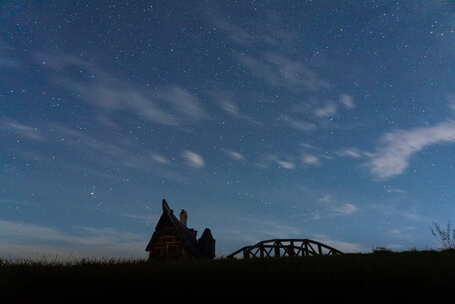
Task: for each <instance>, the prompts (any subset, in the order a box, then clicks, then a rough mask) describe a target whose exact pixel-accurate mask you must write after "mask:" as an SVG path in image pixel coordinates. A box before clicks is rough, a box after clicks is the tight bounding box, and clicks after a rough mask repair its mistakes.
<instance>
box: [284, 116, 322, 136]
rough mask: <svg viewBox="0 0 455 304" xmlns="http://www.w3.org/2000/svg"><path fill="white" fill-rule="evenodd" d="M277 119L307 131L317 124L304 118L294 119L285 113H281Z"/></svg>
mask: <svg viewBox="0 0 455 304" xmlns="http://www.w3.org/2000/svg"><path fill="white" fill-rule="evenodd" d="M279 120H280V121H282V122H284V123H285V124H286V125H287V126H289V127H291V128H294V129H296V130H299V131H304V132H309V131H313V130H316V129H317V126H316V125H315V124H314V123H311V122H308V121H306V120H300V119H295V118H292V117H290V116H287V115H281V116H280V117H279Z"/></svg>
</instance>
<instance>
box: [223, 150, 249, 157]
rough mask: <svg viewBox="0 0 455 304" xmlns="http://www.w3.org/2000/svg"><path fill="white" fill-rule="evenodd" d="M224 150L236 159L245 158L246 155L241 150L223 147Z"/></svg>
mask: <svg viewBox="0 0 455 304" xmlns="http://www.w3.org/2000/svg"><path fill="white" fill-rule="evenodd" d="M223 152H224V153H226V155H227V156H229V157H230V158H232V159H234V160H244V159H245V156H244V155H243V154H241V153H240V152H236V151H233V150H228V149H223Z"/></svg>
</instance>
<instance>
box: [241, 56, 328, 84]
mask: <svg viewBox="0 0 455 304" xmlns="http://www.w3.org/2000/svg"><path fill="white" fill-rule="evenodd" d="M238 59H239V61H240V62H241V63H242V64H243V65H245V67H247V68H248V69H249V70H250V72H251V73H252V74H253V75H254V76H256V77H258V78H262V79H263V80H265V81H266V82H268V83H269V84H270V85H273V86H276V87H285V88H288V89H291V90H302V89H303V90H308V91H318V90H320V89H327V88H329V87H330V85H329V83H328V82H326V81H324V80H322V79H321V78H320V77H319V75H318V74H317V73H316V72H314V71H313V70H312V69H310V68H309V67H307V66H306V65H305V64H304V63H302V62H299V61H297V60H295V59H291V58H289V57H287V56H285V55H284V54H278V53H266V54H265V55H263V56H262V57H253V56H250V55H239V56H238Z"/></svg>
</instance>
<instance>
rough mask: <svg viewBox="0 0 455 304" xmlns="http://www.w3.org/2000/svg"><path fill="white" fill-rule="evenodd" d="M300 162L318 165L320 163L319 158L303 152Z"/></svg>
mask: <svg viewBox="0 0 455 304" xmlns="http://www.w3.org/2000/svg"><path fill="white" fill-rule="evenodd" d="M302 163H303V164H304V165H310V166H311V165H313V166H315V165H319V164H320V161H319V158H318V157H317V156H315V155H313V154H304V155H303V156H302Z"/></svg>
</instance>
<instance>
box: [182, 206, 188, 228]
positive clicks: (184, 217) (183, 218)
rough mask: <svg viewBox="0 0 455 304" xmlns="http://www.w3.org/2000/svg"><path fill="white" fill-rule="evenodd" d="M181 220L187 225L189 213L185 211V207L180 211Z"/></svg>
mask: <svg viewBox="0 0 455 304" xmlns="http://www.w3.org/2000/svg"><path fill="white" fill-rule="evenodd" d="M180 222H181V223H182V224H183V225H184V226H185V227H186V224H187V222H188V213H187V212H186V211H185V209H182V211H180Z"/></svg>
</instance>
